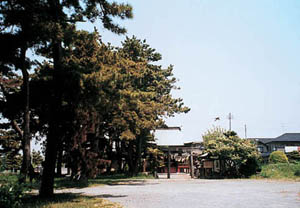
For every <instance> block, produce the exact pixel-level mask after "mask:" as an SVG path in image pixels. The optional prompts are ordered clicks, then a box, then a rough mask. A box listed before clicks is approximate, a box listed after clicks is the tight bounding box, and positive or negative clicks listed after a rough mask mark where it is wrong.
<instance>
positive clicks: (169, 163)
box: [155, 126, 181, 179]
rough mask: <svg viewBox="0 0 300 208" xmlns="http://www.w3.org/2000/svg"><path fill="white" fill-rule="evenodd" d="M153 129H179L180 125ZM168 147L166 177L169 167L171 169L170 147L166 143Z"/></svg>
mask: <svg viewBox="0 0 300 208" xmlns="http://www.w3.org/2000/svg"><path fill="white" fill-rule="evenodd" d="M155 130H178V131H181V127H178V126H172V127H168V126H166V127H160V128H156V129H155ZM166 146H167V147H168V176H167V178H168V179H169V178H170V172H171V171H170V169H171V161H170V147H169V145H166Z"/></svg>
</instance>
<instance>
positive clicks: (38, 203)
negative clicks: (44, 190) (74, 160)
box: [0, 173, 153, 208]
mask: <svg viewBox="0 0 300 208" xmlns="http://www.w3.org/2000/svg"><path fill="white" fill-rule="evenodd" d="M152 178H153V176H147V175H142V174H141V175H138V176H136V177H128V176H126V175H124V174H118V175H108V176H99V177H98V178H96V179H89V180H86V181H71V180H70V178H68V177H63V178H56V179H55V182H54V186H55V188H56V189H64V188H83V187H89V186H96V185H105V184H108V185H116V184H131V183H141V182H143V180H144V179H152ZM17 180H18V175H17V174H3V173H2V174H1V173H0V186H1V184H10V183H17ZM26 185H27V186H28V187H30V188H31V189H38V188H39V181H33V183H29V182H28V183H27V184H26ZM0 198H1V197H0ZM7 200H8V199H7ZM22 203H23V204H22V207H24V208H71V207H72V208H73V207H74V208H79V207H80V208H91V207H93V208H94V207H101V208H120V207H122V206H120V205H119V204H117V203H112V202H110V201H108V200H105V199H103V198H99V197H92V196H82V195H79V194H73V193H64V194H55V195H54V197H52V198H47V199H41V198H39V197H38V196H36V195H32V194H31V193H28V192H27V193H26V194H25V198H23V197H22Z"/></svg>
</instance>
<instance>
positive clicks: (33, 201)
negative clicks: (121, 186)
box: [22, 193, 122, 208]
mask: <svg viewBox="0 0 300 208" xmlns="http://www.w3.org/2000/svg"><path fill="white" fill-rule="evenodd" d="M22 207H24V208H97V207H99V208H100V207H101V208H121V207H122V206H121V205H119V204H117V203H113V202H110V201H108V200H105V199H101V198H98V197H92V196H82V195H79V194H73V193H63V194H55V195H54V196H53V197H51V198H47V199H41V198H39V197H38V196H34V195H28V196H27V197H26V198H25V199H24V204H23V205H22Z"/></svg>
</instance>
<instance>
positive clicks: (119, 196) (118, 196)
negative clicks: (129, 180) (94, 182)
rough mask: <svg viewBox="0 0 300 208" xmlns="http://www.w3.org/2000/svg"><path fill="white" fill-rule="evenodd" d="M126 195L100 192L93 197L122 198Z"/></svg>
mask: <svg viewBox="0 0 300 208" xmlns="http://www.w3.org/2000/svg"><path fill="white" fill-rule="evenodd" d="M127 196H128V195H111V194H101V195H96V196H94V197H98V198H122V197H127Z"/></svg>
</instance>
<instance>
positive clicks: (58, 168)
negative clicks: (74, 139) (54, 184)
mask: <svg viewBox="0 0 300 208" xmlns="http://www.w3.org/2000/svg"><path fill="white" fill-rule="evenodd" d="M57 153H58V155H57V165H56V176H57V177H61V176H62V170H61V169H62V157H63V145H62V144H60V146H59V147H58V152H57Z"/></svg>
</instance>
